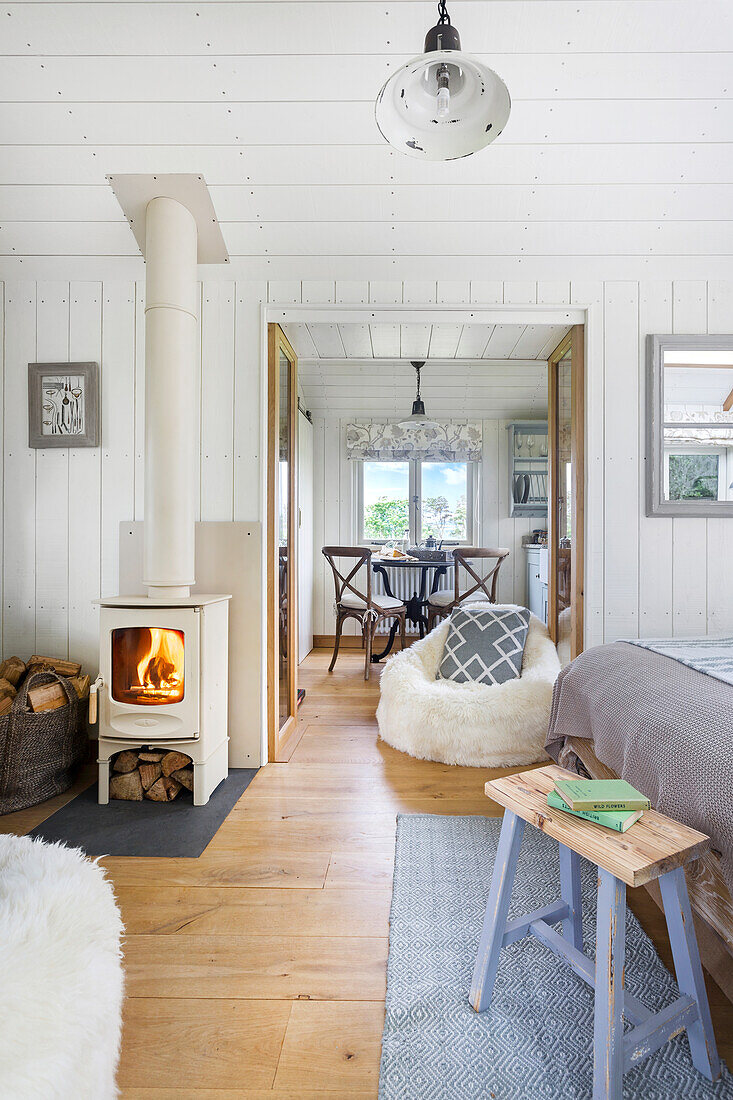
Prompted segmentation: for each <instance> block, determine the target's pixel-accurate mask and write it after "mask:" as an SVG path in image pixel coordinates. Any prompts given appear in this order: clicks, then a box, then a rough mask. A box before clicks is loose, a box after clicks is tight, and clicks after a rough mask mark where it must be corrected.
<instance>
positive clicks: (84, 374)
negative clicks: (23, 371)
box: [28, 363, 99, 447]
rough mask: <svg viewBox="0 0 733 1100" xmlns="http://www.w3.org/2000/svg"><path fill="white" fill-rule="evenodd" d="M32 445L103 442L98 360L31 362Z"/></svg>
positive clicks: (30, 416)
mask: <svg viewBox="0 0 733 1100" xmlns="http://www.w3.org/2000/svg"><path fill="white" fill-rule="evenodd" d="M28 446H29V447H98V446H99V366H98V364H97V363H29V364H28Z"/></svg>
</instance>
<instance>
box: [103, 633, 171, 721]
mask: <svg viewBox="0 0 733 1100" xmlns="http://www.w3.org/2000/svg"><path fill="white" fill-rule="evenodd" d="M184 655H185V637H184V632H183V631H182V630H171V629H169V628H168V627H158V626H125V627H118V628H117V629H115V630H113V631H112V698H113V699H114V700H115V701H116V702H118V703H128V704H132V705H133V706H150V707H153V706H154V707H161V706H168V705H170V704H173V703H180V702H182V700H183V697H184V693H185V682H184V680H185V678H184Z"/></svg>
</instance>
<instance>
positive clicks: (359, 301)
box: [336, 280, 369, 305]
mask: <svg viewBox="0 0 733 1100" xmlns="http://www.w3.org/2000/svg"><path fill="white" fill-rule="evenodd" d="M336 301H337V302H338V303H339V304H340V305H366V303H367V302H368V301H369V283H368V282H367V281H366V280H364V282H355V281H353V280H351V281H349V280H344V281H339V282H337V283H336Z"/></svg>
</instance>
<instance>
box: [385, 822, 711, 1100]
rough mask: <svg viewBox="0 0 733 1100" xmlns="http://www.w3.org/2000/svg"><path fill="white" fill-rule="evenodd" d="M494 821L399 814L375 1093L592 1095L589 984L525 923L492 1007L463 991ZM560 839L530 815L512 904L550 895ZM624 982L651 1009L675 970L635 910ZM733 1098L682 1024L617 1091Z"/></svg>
mask: <svg viewBox="0 0 733 1100" xmlns="http://www.w3.org/2000/svg"><path fill="white" fill-rule="evenodd" d="M499 828H500V821H498V820H492V819H489V818H483V817H438V816H435V815H432V814H417V815H400V817H399V820H398V828H397V851H396V863H395V881H394V896H393V900H392V913H391V930H390V944H389V965H388V974H387V1010H386V1016H385V1025H384V1037H383V1040H382V1064H381V1073H380V1084H379V1096H380V1100H479V1098H480V1100H590V1097H591V1093H592V1057H593V1053H592V1051H593V991H592V989H591V988H590V987H589V986H587V985H586V984H585V982H582V981H581V980H580V978H577V977H576V976H575V975H574V974H573V973H572V971H571V970H570V969H569V968H568V967H567V966H565V965H564V964H563V963H562V961H561V960H560V959H558V958H557V956H556V955H554V954H553V953H552V952H551V951H549V950H548V949H547V948H545V947H543V946H542V945H541V944H540V943H538V942H537V940H535V939H534V937H532V936H528V937H526V938H525V939H523V940H519V941H517V942H516V943H514V944H512V945H510V946H509V947H508V948H506V949H505V950H504V951H502V956H501V962H500V964H499V972H498V976H497V979H496V986H495V991H494V999H493V1002H492V1004H491V1006H490V1008H489V1009H488V1010H487V1011H486V1012H485V1013H482V1014H481V1015H477V1014H476V1013H475V1012H474V1011H473V1009H472V1008H471V1007H470V1006H469V1004H468V989H469V986H470V983H471V973H472V970H473V964H474V958H475V954H476V948H477V946H478V940H479V935H480V932H481V925H482V922H483V916H484V906H485V904H486V897H487V895H488V891H489V882H490V878H491V869H492V866H493V862H494V856H495V853H496V845H497V841H498V837H499ZM581 863H582V868H583V898H584V921H583V933H584V938H585V951H586V953H587V954H589V955H593V943H594V933H595V891H596V872H595V868H594V867H593V866H592V865H591V864H590V863H588V862H587V861H586V860H582V861H581ZM558 873H559V871H558V856H557V844H556V843H555V842H554V841H552V840H550V839H549V838H548V837H546V836H545V835H544V833H540V832H539V831H538V830H537V829H533V828H532V827H531V826H528V827H527V830H526V833H525V837H524V842H523V844H522V851H521V855H520V858H519V867H518V870H517V878H516V881H515V884H514V893H513V897H512V908H511V911H510V916H517V915H519V914H520V913H526V912H529V911H530V910H532V909H536V908H538V907H539V906H541V905H546V904H548V903H549V902H551V901H554V900H555V899H556V898H557V896H558V893H559V889H558ZM626 951H627V955H626V988H627V989H628V990H629V992H630V993H633V994H634V995H635V996H637V997H638V998H639V999H640V1000H641V1001H643V1002H644V1004H646V1005H647V1006H648V1007H649V1008H652V1009H659V1008H663V1007H664V1006H665V1005H667V1004H670V1003H671V1002H672V1001H673V1000H674V999H675V998H676V997H677V996H678V991H677V987H676V985H675V982H674V979H673V978H672V976H671V975H670V973H669V972H668V970H667V969H666V967H665V966H664V964H663V963H662V962H661V960H660V959H659V956H658V955H657V953H656V951H655V949H654V946H653V944H652V942H651V940H650V939H649V937H648V936H647V935H646V933H645V932H644V931H643V930H642V928H641V925H640V924H639V922H638V921H637V919H636V918H635V917H634V916H633V914H631V913H629V914H628V916H627V927H626ZM711 1097H715V1098H716V1100H722V1098H723V1097H726V1098H729V1097H733V1078H731V1075H730V1074H729V1073H728V1071H727V1070H724V1071H723V1078H722V1079H721V1080H720V1081H718V1082H717V1083H716V1084H715V1085H711V1084H710V1082H708V1081H706V1080H705V1079H704V1078H703V1077H702V1076H700V1074H698V1073H697V1071H696V1070H695V1069H694V1068H693V1066H692V1063H691V1062H690V1053H689V1047H688V1044H687V1039H686V1037H685V1036H678V1037H677V1038H676V1039H673V1040H672V1041H671V1042H670V1043H667V1044H666V1046H665V1047H663V1048H662V1049H661V1050H660V1051H658V1052H657V1053H656V1054H654V1055H652V1057H651V1058H649V1059H647V1060H646V1061H645V1062H644V1064H643V1065H642V1066H640V1067H639V1068H638V1069H635V1070H633V1071H632V1072H631V1073H627V1074H626V1075H625V1078H624V1100H709V1098H711Z"/></svg>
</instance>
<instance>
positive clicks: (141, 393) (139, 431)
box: [135, 279, 145, 520]
mask: <svg viewBox="0 0 733 1100" xmlns="http://www.w3.org/2000/svg"><path fill="white" fill-rule="evenodd" d="M144 513H145V280H144V279H141V280H140V281H139V282H137V283H135V519H137V520H142V519H143V518H144Z"/></svg>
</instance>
